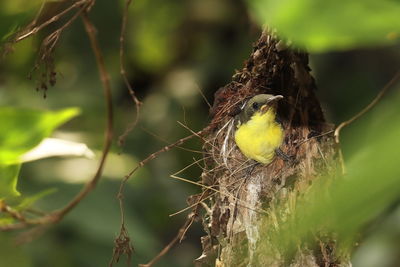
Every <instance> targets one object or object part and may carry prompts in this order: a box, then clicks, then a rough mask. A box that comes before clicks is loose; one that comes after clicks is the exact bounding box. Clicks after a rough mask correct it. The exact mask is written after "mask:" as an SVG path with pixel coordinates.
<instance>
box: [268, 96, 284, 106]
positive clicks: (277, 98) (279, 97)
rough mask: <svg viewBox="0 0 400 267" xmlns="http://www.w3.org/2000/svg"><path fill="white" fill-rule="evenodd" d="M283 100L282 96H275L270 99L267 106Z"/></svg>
mask: <svg viewBox="0 0 400 267" xmlns="http://www.w3.org/2000/svg"><path fill="white" fill-rule="evenodd" d="M282 98H283V96H282V95H275V96H273V97H271V98H269V99H268V101H267V104H268V103H271V102H275V101H278V100H280V99H282Z"/></svg>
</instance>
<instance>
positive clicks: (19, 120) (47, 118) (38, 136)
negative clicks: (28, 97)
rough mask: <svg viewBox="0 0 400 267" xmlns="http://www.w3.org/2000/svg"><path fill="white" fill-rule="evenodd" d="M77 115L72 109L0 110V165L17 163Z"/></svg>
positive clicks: (75, 110) (6, 108) (8, 108)
mask: <svg viewBox="0 0 400 267" xmlns="http://www.w3.org/2000/svg"><path fill="white" fill-rule="evenodd" d="M78 113H79V110H78V109H76V108H68V109H64V110H60V111H55V112H51V111H39V110H29V109H18V108H12V107H2V108H0V164H3V165H7V164H17V163H19V162H20V157H21V156H22V155H23V154H24V153H26V152H27V151H29V150H31V149H32V148H34V147H35V146H37V145H38V144H39V143H40V142H41V141H42V140H43V139H44V138H45V137H48V136H49V135H50V134H51V132H52V131H53V130H54V129H55V128H56V127H58V126H60V125H61V124H63V123H65V122H66V121H68V120H69V119H71V118H72V117H74V116H76V115H77V114H78Z"/></svg>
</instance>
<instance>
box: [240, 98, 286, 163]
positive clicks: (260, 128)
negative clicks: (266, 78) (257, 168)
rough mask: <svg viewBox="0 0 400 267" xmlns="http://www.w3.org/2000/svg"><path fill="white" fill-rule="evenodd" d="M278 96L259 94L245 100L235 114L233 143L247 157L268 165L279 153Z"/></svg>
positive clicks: (280, 142) (282, 136) (281, 136)
mask: <svg viewBox="0 0 400 267" xmlns="http://www.w3.org/2000/svg"><path fill="white" fill-rule="evenodd" d="M282 98H283V96H281V95H269V94H259V95H256V96H254V97H252V98H251V99H250V100H248V101H247V102H246V104H245V105H244V107H243V108H242V111H241V112H240V114H239V115H238V119H239V121H238V125H237V129H236V132H235V142H236V144H237V146H238V147H239V149H240V151H242V153H243V154H244V155H245V156H246V157H247V158H250V159H253V160H255V161H258V162H260V163H263V164H269V163H270V162H271V161H272V160H273V158H274V156H275V153H276V152H278V153H279V152H280V149H279V147H280V146H281V144H282V142H283V138H284V132H283V129H282V126H281V124H280V123H278V122H277V121H276V103H277V102H276V101H277V100H279V99H282Z"/></svg>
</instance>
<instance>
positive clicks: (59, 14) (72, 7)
mask: <svg viewBox="0 0 400 267" xmlns="http://www.w3.org/2000/svg"><path fill="white" fill-rule="evenodd" d="M91 2H92V1H91V0H82V1H79V2H76V3H74V4H73V5H71V6H69V7H68V8H66V9H65V10H63V11H61V12H60V13H58V14H57V15H55V16H53V17H51V18H50V19H48V20H46V21H45V22H44V23H42V24H40V25H39V26H36V27H34V28H33V29H31V30H29V31H28V32H26V33H23V34H21V35H19V36H17V37H16V38H15V40H14V42H20V41H22V40H24V39H26V38H28V37H30V36H32V35H34V34H36V33H38V32H39V31H40V30H42V29H43V28H45V27H46V26H48V25H50V24H51V23H53V22H56V21H57V20H59V19H60V18H61V17H62V16H64V15H65V14H67V13H68V12H70V11H71V10H72V9H74V8H76V7H79V6H83V5H84V4H86V3H91ZM42 9H43V7H41V9H40V10H39V13H38V14H37V16H36V18H35V19H34V21H33V22H32V23H31V25H35V24H36V21H37V18H38V17H39V15H40V12H41V10H42ZM28 27H29V26H28Z"/></svg>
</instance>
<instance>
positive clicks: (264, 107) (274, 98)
mask: <svg viewBox="0 0 400 267" xmlns="http://www.w3.org/2000/svg"><path fill="white" fill-rule="evenodd" d="M282 98H283V96H282V95H275V96H273V97H271V98H269V99H268V101H267V102H266V103H265V104H264V105H262V106H261V112H263V113H264V112H266V111H267V110H268V108H269V107H270V106H271V104H273V103H274V102H276V101H278V100H280V99H282Z"/></svg>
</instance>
